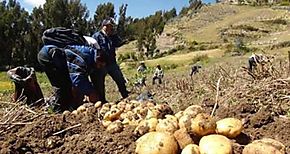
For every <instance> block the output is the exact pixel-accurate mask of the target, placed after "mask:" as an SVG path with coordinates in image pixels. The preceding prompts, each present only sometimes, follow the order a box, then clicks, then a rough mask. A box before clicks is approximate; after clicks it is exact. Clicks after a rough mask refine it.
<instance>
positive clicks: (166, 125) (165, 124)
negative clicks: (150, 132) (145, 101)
mask: <svg viewBox="0 0 290 154" xmlns="http://www.w3.org/2000/svg"><path fill="white" fill-rule="evenodd" d="M177 129H178V128H177V127H175V124H174V123H172V122H171V121H170V120H168V119H159V120H158V124H157V126H156V131H157V132H168V133H171V134H173V133H174V132H175V131H176V130H177Z"/></svg>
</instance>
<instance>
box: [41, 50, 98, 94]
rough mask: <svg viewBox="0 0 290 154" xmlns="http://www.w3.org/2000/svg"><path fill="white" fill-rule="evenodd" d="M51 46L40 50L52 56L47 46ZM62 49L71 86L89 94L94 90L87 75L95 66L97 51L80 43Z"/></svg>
mask: <svg viewBox="0 0 290 154" xmlns="http://www.w3.org/2000/svg"><path fill="white" fill-rule="evenodd" d="M52 47H56V46H53V45H46V46H44V47H43V48H42V49H41V51H40V52H43V53H44V54H47V57H52V56H53V55H54V54H53V53H49V48H52ZM63 50H64V53H65V55H66V61H67V67H68V70H69V73H70V78H71V81H72V84H73V86H75V87H77V88H78V89H79V91H80V92H81V95H85V94H89V93H90V92H91V91H92V90H94V87H93V86H92V83H91V82H90V81H89V79H88V75H89V74H90V73H91V71H92V70H93V69H94V67H95V66H94V65H95V59H96V56H97V52H98V51H97V50H96V49H94V48H92V47H88V46H80V45H71V46H68V47H67V48H64V49H63ZM48 60H49V58H48Z"/></svg>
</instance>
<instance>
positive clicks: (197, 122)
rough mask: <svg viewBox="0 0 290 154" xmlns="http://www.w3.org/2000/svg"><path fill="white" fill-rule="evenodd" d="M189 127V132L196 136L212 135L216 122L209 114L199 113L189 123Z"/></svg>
mask: <svg viewBox="0 0 290 154" xmlns="http://www.w3.org/2000/svg"><path fill="white" fill-rule="evenodd" d="M190 127H191V132H192V133H194V134H196V135H198V136H204V135H208V134H213V133H215V129H216V121H215V120H214V119H213V118H212V117H211V116H210V115H209V114H206V113H200V114H198V115H197V116H196V117H195V118H194V119H193V120H192V121H191V126H190Z"/></svg>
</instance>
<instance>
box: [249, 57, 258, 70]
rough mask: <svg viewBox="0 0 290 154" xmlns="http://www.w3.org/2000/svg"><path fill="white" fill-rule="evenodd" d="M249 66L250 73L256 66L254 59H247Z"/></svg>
mask: <svg viewBox="0 0 290 154" xmlns="http://www.w3.org/2000/svg"><path fill="white" fill-rule="evenodd" d="M248 62H249V66H248V70H249V71H250V72H252V71H253V69H255V67H256V66H257V62H256V61H255V59H254V58H253V57H252V58H249V61H248Z"/></svg>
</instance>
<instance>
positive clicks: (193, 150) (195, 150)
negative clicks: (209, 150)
mask: <svg viewBox="0 0 290 154" xmlns="http://www.w3.org/2000/svg"><path fill="white" fill-rule="evenodd" d="M181 154H200V151H199V147H198V145H196V144H189V145H187V146H186V147H185V148H184V149H183V150H182V151H181Z"/></svg>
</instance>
